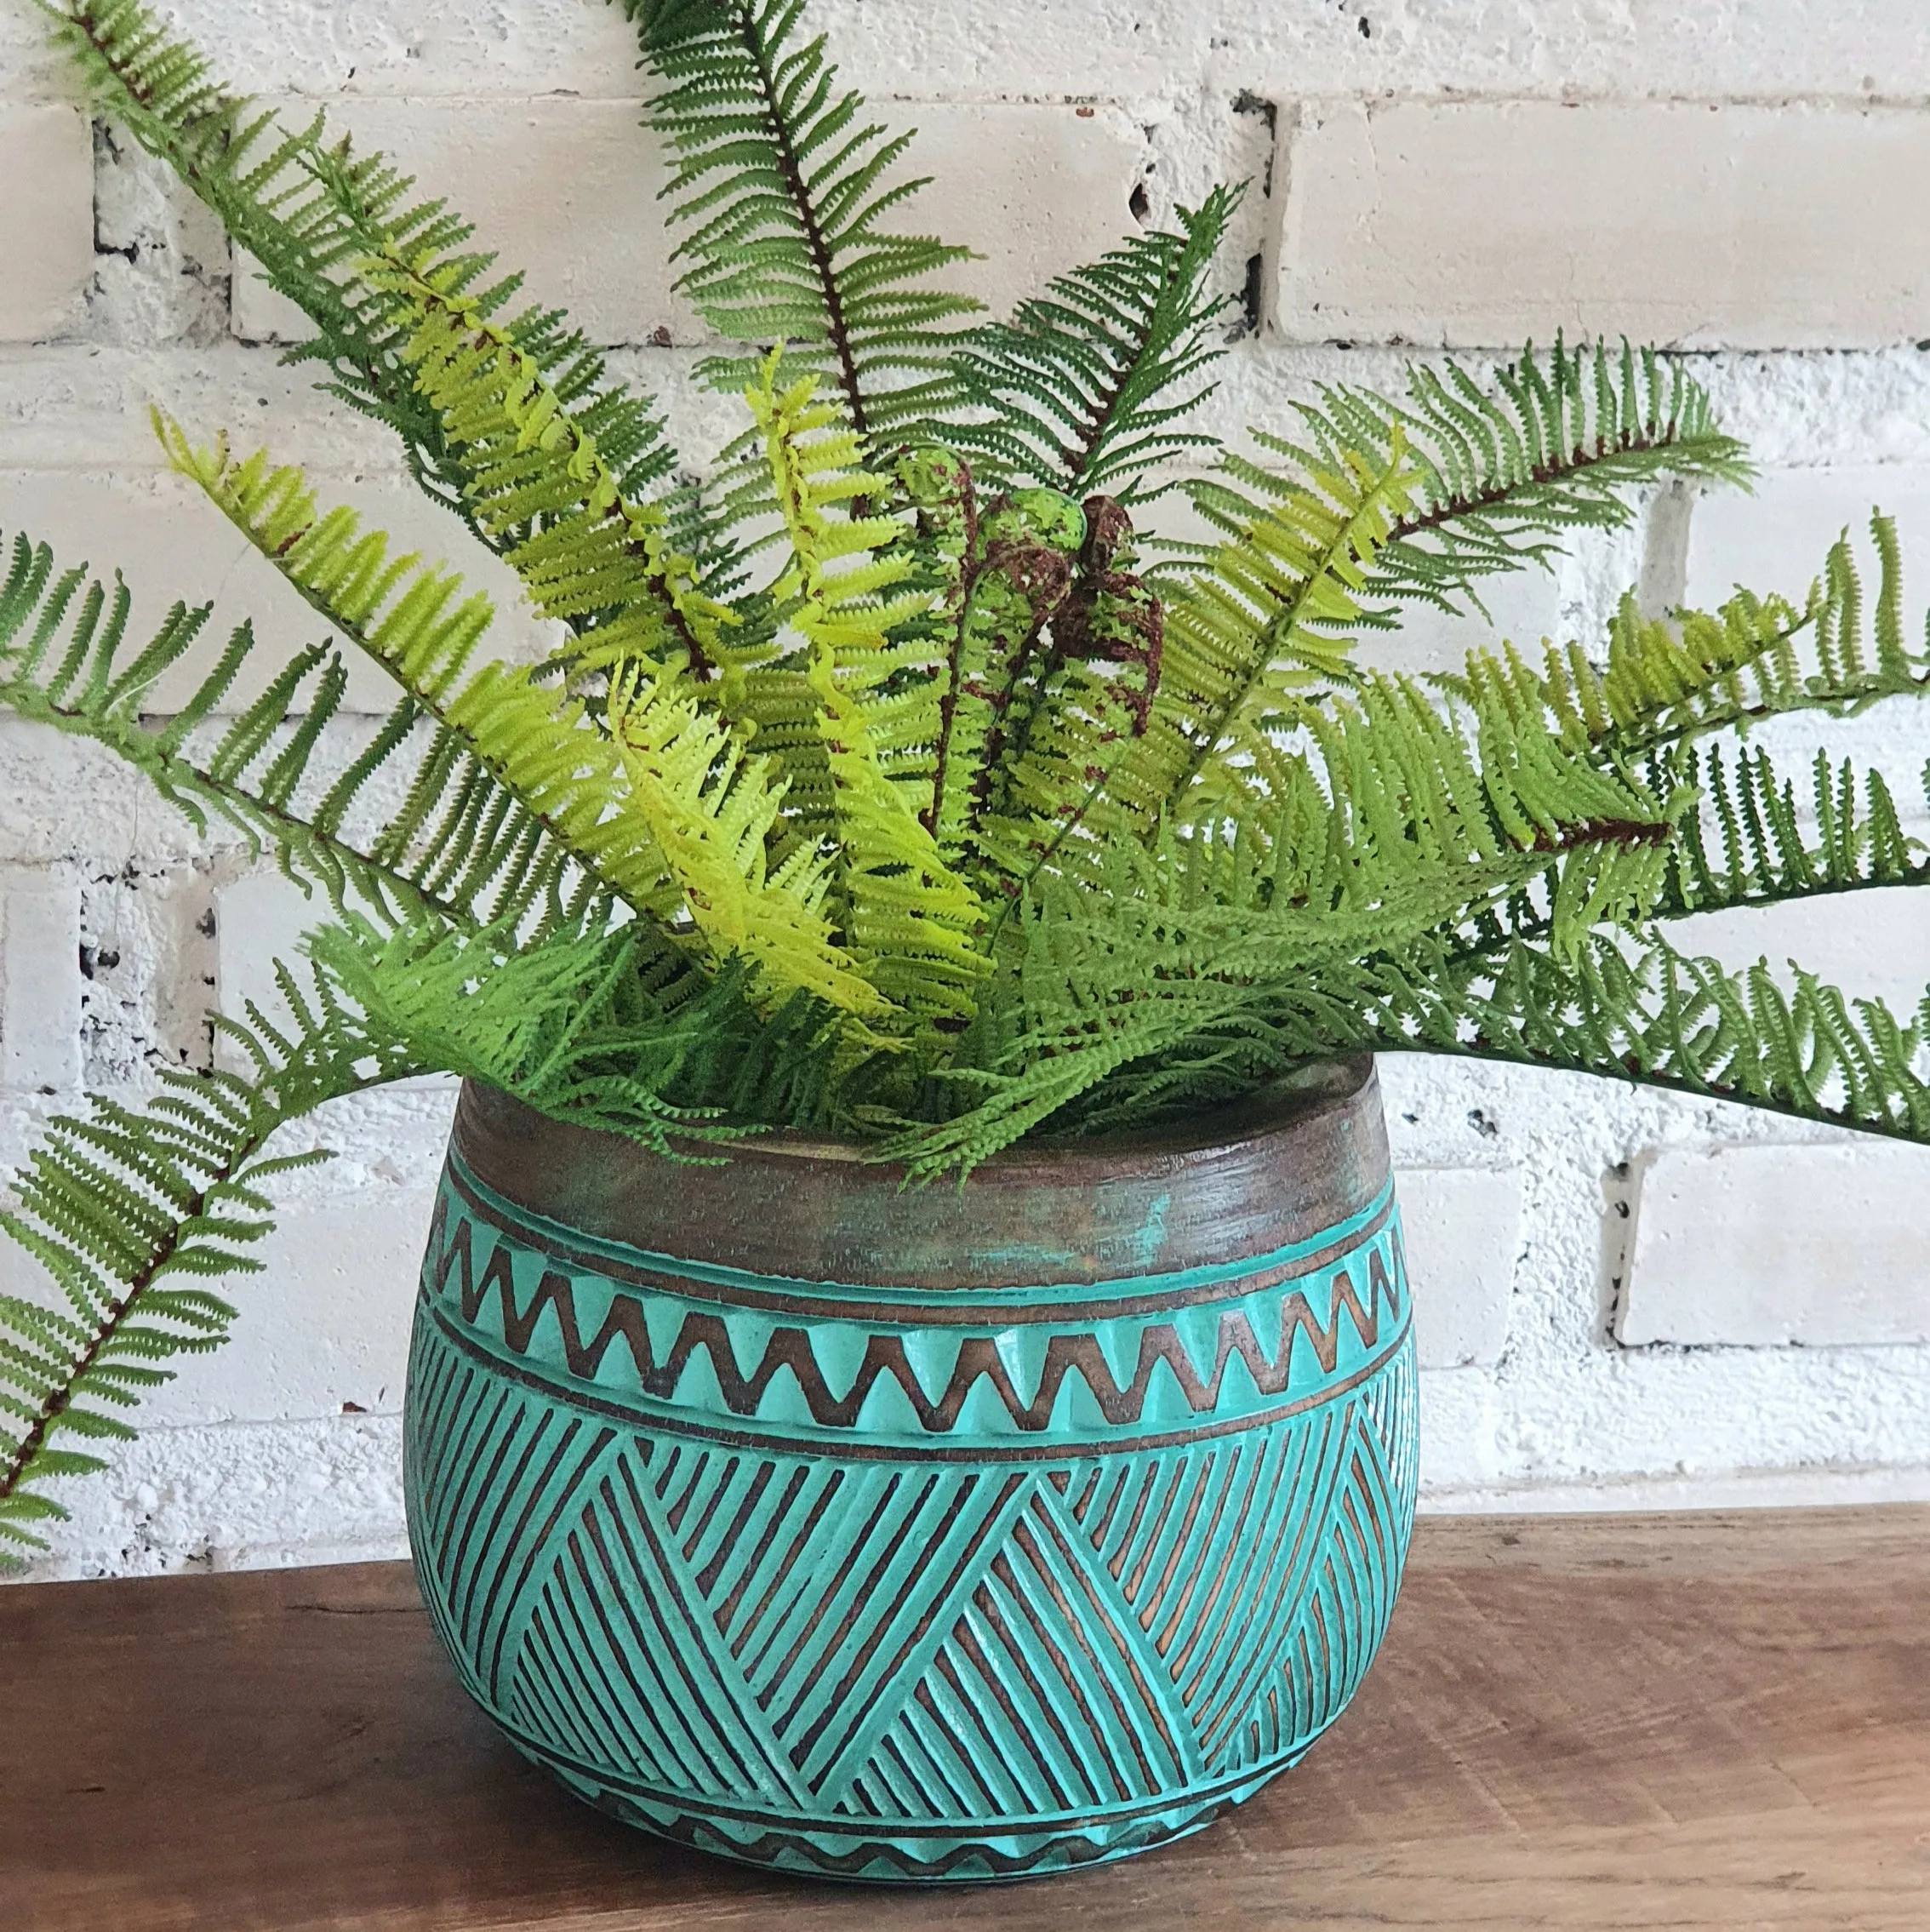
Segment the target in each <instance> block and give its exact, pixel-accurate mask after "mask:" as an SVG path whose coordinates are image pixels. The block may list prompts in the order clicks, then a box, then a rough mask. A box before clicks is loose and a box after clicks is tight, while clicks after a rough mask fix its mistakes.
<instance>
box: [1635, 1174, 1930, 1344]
mask: <svg viewBox="0 0 1930 1932" xmlns="http://www.w3.org/2000/svg"><path fill="white" fill-rule="evenodd" d="M1615 1332H1616V1335H1617V1336H1618V1338H1619V1340H1622V1341H1623V1342H1625V1343H1629V1344H1641V1343H1647V1342H1681V1343H1688V1344H1703V1345H1714V1344H1721V1343H1729V1344H1733V1345H1739V1346H1750V1347H1770V1346H1776V1345H1778V1344H1783V1343H1790V1342H1795V1343H1799V1344H1802V1345H1803V1346H1808V1347H1813V1348H1816V1347H1829V1346H1842V1345H1848V1344H1855V1343H1880V1342H1916V1341H1926V1340H1930V1148H1919V1147H1900V1146H1887V1145H1885V1144H1883V1143H1881V1142H1870V1143H1866V1144H1864V1145H1861V1146H1799V1147H1722V1148H1716V1149H1714V1150H1711V1151H1707V1152H1690V1151H1679V1150H1676V1149H1670V1150H1668V1151H1666V1152H1663V1153H1662V1154H1660V1155H1659V1156H1658V1157H1656V1160H1655V1163H1654V1164H1653V1166H1652V1167H1651V1168H1650V1169H1648V1171H1647V1173H1646V1174H1645V1175H1643V1176H1642V1185H1641V1190H1640V1192H1639V1195H1638V1197H1637V1200H1636V1219H1635V1232H1634V1241H1633V1247H1632V1250H1631V1253H1630V1259H1629V1267H1628V1274H1627V1278H1626V1282H1625V1289H1624V1293H1623V1300H1622V1307H1621V1312H1620V1314H1619V1318H1618V1320H1617V1322H1616V1327H1615Z"/></svg>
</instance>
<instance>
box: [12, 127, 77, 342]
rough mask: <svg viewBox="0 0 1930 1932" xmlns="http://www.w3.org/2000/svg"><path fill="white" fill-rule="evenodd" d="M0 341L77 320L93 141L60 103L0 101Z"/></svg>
mask: <svg viewBox="0 0 1930 1932" xmlns="http://www.w3.org/2000/svg"><path fill="white" fill-rule="evenodd" d="M0 181H4V182H5V183H6V184H7V189H6V192H5V193H4V194H0V260H3V261H4V262H5V263H6V265H7V269H6V273H5V274H4V275H3V276H0V341H5V342H32V341H36V340H39V339H41V338H42V337H44V336H49V335H55V334H60V333H61V332H63V331H64V330H66V329H70V328H71V327H72V326H73V324H74V323H76V322H77V321H78V319H79V317H80V310H81V303H82V300H83V296H84V295H85V294H86V292H87V287H88V283H89V280H90V278H91V277H92V276H93V273H94V143H93V137H92V135H91V134H90V133H89V129H88V123H87V117H86V116H85V115H84V114H83V113H82V112H81V111H80V110H79V109H78V108H77V107H73V106H66V105H65V104H59V103H49V104H47V105H43V106H0Z"/></svg>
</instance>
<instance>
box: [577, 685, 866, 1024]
mask: <svg viewBox="0 0 1930 1932" xmlns="http://www.w3.org/2000/svg"><path fill="white" fill-rule="evenodd" d="M609 723H610V730H611V734H612V735H613V736H614V738H615V740H616V744H617V750H618V753H619V755H620V757H621V758H622V760H623V765H624V769H625V772H626V774H627V775H628V776H629V780H630V792H629V800H630V803H631V807H632V808H633V809H635V810H636V811H637V813H638V814H639V815H641V816H642V819H643V820H644V821H645V822H646V823H647V824H648V826H649V828H650V831H651V833H652V835H653V837H654V838H655V840H656V843H657V846H658V849H659V850H660V851H661V852H662V853H663V855H664V857H665V860H666V862H667V863H668V865H669V866H670V869H671V872H673V873H674V874H675V875H676V877H677V883H678V884H679V885H680V886H681V887H682V891H683V898H684V903H685V904H686V905H687V906H688V907H689V909H690V916H691V917H692V919H693V920H694V922H695V923H696V927H697V930H698V932H699V934H700V935H702V937H703V940H704V943H705V946H706V948H707V949H708V950H709V952H710V953H711V957H713V958H714V959H715V960H716V961H717V963H719V964H722V963H723V962H724V961H726V960H728V959H729V958H731V957H734V956H735V957H741V958H742V959H744V960H745V961H746V962H747V963H749V964H751V966H753V967H755V968H756V969H757V973H758V975H759V979H760V983H761V984H762V986H764V987H765V988H768V989H770V990H771V991H774V992H776V993H778V994H779V995H780V996H781V995H787V994H790V993H792V992H808V993H809V994H811V995H812V996H813V997H815V998H818V999H820V1000H822V1001H823V1002H825V1004H826V1005H829V1006H832V1007H836V1008H838V1009H841V1010H842V1011H845V1012H849V1013H856V1014H870V1015H882V1014H884V1013H886V1012H888V1011H889V1010H890V1009H889V1007H888V1003H887V1002H886V1000H885V999H884V998H883V997H882V995H881V994H880V993H879V992H878V991H877V989H876V987H874V986H871V984H869V982H867V981H866V980H865V979H863V978H862V977H860V975H859V973H858V970H857V969H856V967H855V966H854V964H853V963H852V961H851V959H850V958H849V957H848V956H847V955H846V953H845V952H843V950H842V948H841V947H839V946H837V944H836V943H835V942H834V940H833V939H832V937H831V923H830V921H829V919H828V918H827V917H825V913H824V911H823V905H824V900H825V892H826V889H827V886H828V884H829V879H828V872H829V863H828V861H827V860H826V859H825V857H824V855H822V854H821V853H820V852H819V850H818V849H817V848H816V847H815V846H814V845H811V844H806V843H801V844H799V845H798V846H797V848H796V849H795V850H794V851H793V853H792V854H791V857H790V858H789V859H787V860H785V862H784V863H783V864H781V865H780V866H778V867H776V868H775V869H774V870H773V869H772V868H771V867H770V866H768V862H767V855H766V843H767V841H768V840H771V839H772V838H773V837H774V834H775V832H776V829H777V826H778V814H779V809H780V808H781V807H782V805H783V803H784V786H783V784H782V782H781V780H780V781H778V782H776V783H773V782H772V775H771V769H770V766H769V763H768V760H766V759H763V758H759V757H747V756H745V752H744V749H743V746H741V745H740V744H739V743H738V742H737V741H736V740H734V739H733V738H732V737H731V736H730V735H728V733H727V732H726V731H725V730H724V729H722V726H721V725H719V724H718V723H717V721H716V720H715V719H714V718H713V717H711V716H709V715H708V714H706V713H705V712H703V711H701V710H699V707H698V706H697V704H696V702H695V701H694V700H693V699H691V698H688V697H680V696H677V694H675V692H674V691H673V689H671V688H670V687H668V686H666V685H664V684H654V683H647V682H646V681H645V680H644V679H643V678H642V677H641V676H640V675H639V674H637V673H636V672H631V673H630V674H628V675H627V676H625V677H620V679H619V681H618V682H617V683H616V684H615V685H614V687H613V688H612V690H611V693H610V704H609Z"/></svg>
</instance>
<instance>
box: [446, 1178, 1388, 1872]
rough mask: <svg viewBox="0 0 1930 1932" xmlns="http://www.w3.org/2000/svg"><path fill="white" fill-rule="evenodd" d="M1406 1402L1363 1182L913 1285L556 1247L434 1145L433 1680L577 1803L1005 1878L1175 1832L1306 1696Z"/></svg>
mask: <svg viewBox="0 0 1930 1932" xmlns="http://www.w3.org/2000/svg"><path fill="white" fill-rule="evenodd" d="M1149 1251H1150V1249H1149ZM1414 1405H1415V1403H1414V1353H1413V1331H1412V1324H1411V1321H1410V1312H1409V1305H1408V1283H1407V1275H1406V1270H1405V1267H1404V1265H1403V1260H1402V1248H1401V1236H1400V1220H1399V1215H1398V1212H1397V1210H1396V1207H1395V1204H1394V1200H1393V1197H1392V1192H1391V1190H1390V1189H1387V1190H1384V1191H1383V1192H1382V1193H1381V1195H1380V1196H1379V1198H1378V1199H1376V1200H1375V1201H1374V1202H1373V1203H1372V1204H1371V1205H1370V1206H1369V1207H1368V1209H1367V1210H1366V1211H1365V1212H1363V1213H1362V1214H1359V1215H1355V1216H1354V1217H1353V1218H1352V1219H1350V1220H1346V1221H1344V1222H1342V1223H1340V1224H1339V1225H1338V1226H1334V1227H1332V1228H1330V1229H1328V1230H1327V1231H1326V1232H1324V1233H1322V1234H1321V1235H1319V1236H1317V1237H1316V1238H1314V1239H1312V1240H1310V1241H1305V1242H1302V1243H1298V1244H1297V1245H1295V1246H1294V1247H1293V1248H1288V1249H1281V1250H1279V1251H1277V1252H1276V1253H1272V1254H1269V1255H1259V1256H1256V1257H1254V1258H1253V1259H1251V1260H1243V1261H1240V1262H1237V1263H1233V1264H1228V1265H1222V1266H1216V1267H1210V1268H1199V1269H1194V1270H1191V1271H1189V1272H1185V1273H1179V1274H1166V1275H1151V1276H1145V1277H1139V1278H1132V1279H1128V1280H1120V1281H1114V1282H1109V1283H1101V1284H1099V1286H1097V1287H1093V1288H1077V1289H1067V1288H1064V1287H1060V1288H1031V1287H1025V1286H1014V1287H1011V1288H1006V1289H971V1290H956V1291H953V1292H950V1293H946V1294H943V1295H934V1293H932V1292H930V1291H928V1290H923V1289H882V1288H876V1287H869V1288H846V1287H840V1286H838V1285H837V1284H835V1283H821V1282H805V1281H791V1280H785V1279H781V1278H771V1277H766V1276H758V1275H751V1274H746V1273H743V1272H739V1271H737V1270H734V1269H731V1268H727V1267H721V1266H711V1265H705V1264H700V1263H696V1262H691V1261H686V1260H678V1259H677V1258H675V1257H673V1256H670V1255H654V1254H648V1253H645V1252H643V1251H642V1250H641V1249H636V1248H631V1247H627V1246H625V1245H622V1244H620V1243H616V1242H613V1241H607V1240H597V1239H594V1238H590V1237H588V1236H585V1235H581V1234H578V1233H575V1232H572V1231H571V1230H570V1229H568V1228H567V1227H565V1226H561V1225H559V1224H558V1223H557V1222H554V1221H550V1220H545V1219H543V1218H542V1217H541V1216H540V1215H534V1214H531V1213H529V1212H528V1211H526V1210H524V1209H521V1208H518V1207H517V1206H515V1205H513V1204H512V1203H511V1202H509V1201H508V1200H506V1199H505V1198H504V1197H503V1196H502V1195H500V1193H497V1192H494V1191H493V1190H491V1189H489V1188H488V1187H487V1186H484V1185H483V1183H481V1182H480V1181H479V1180H477V1179H476V1177H475V1176H474V1175H472V1174H471V1172H470V1171H469V1170H468V1169H467V1168H466V1167H465V1164H464V1163H463V1161H462V1159H461V1157H460V1155H459V1154H457V1153H456V1152H454V1151H452V1152H451V1154H450V1157H449V1164H448V1169H447V1170H446V1172H445V1174H444V1176H443V1183H442V1189H441V1193H440V1197H439V1200H438V1205H437V1213H436V1220H435V1226H434V1229H433V1232H432V1234H431V1240H430V1243H429V1251H428V1256H427V1260H426V1261H425V1266H424V1269H423V1276H422V1290H421V1299H420V1304H419V1306H418V1310H417V1315H416V1323H415V1339H414V1357H413V1361H412V1364H411V1369H410V1385H409V1396H408V1512H409V1526H410V1531H411V1535H412V1538H413V1540H414V1548H415V1554H416V1564H417V1568H418V1570H419V1572H420V1577H421V1581H422V1587H423V1592H424V1595H425V1598H427V1601H428V1603H429V1605H430V1609H431V1613H432V1615H433V1616H434V1619H435V1621H436V1625H437V1629H438V1630H439V1631H440V1632H441V1635H442V1638H443V1642H444V1643H445V1644H446V1645H447V1646H448V1652H449V1655H450V1656H451V1657H452V1658H454V1660H455V1665H456V1667H457V1669H458V1671H459V1672H460V1673H461V1677H462V1680H463V1682H464V1683H465V1685H466V1686H467V1688H468V1689H469V1690H470V1692H471V1695H473V1696H474V1697H475V1698H476V1699H477V1701H478V1702H479V1703H481V1704H482V1706H483V1708H484V1709H485V1710H486V1711H487V1712H488V1713H489V1714H490V1716H491V1717H493V1718H494V1720H495V1721H496V1723H498V1724H500V1726H501V1727H502V1729H503V1730H504V1731H505V1733H506V1734H507V1735H508V1736H509V1738H510V1739H511V1741H512V1742H513V1743H514V1744H515V1745H516V1746H517V1748H518V1749H519V1750H521V1751H522V1752H524V1753H525V1754H526V1755H527V1756H528V1757H530V1758H534V1760H535V1761H536V1762H537V1763H540V1764H542V1765H544V1766H545V1767H546V1768H547V1769H550V1770H551V1771H552V1772H553V1773H555V1775H557V1777H559V1778H560V1779H562V1781H563V1782H564V1783H565V1784H566V1785H568V1786H569V1787H570V1788H571V1789H572V1790H573V1791H575V1792H579V1793H580V1795H582V1796H583V1797H584V1798H587V1799H589V1800H590V1801H591V1803H595V1804H597V1805H598V1806H599V1807H601V1808H602V1809H604V1810H606V1811H608V1812H609V1813H611V1814H613V1815H615V1816H617V1817H619V1818H621V1819H623V1820H625V1821H627V1822H629V1823H631V1824H634V1825H637V1826H642V1827H643V1828H644V1829H646V1830H648V1831H651V1832H660V1833H661V1834H662V1835H664V1836H665V1837H666V1838H675V1839H677V1840H679V1841H681V1842H682V1843H688V1844H692V1845H695V1846H698V1847H700V1848H701V1849H705V1850H706V1851H711V1852H716V1853H720V1854H722V1855H725V1856H728V1857H731V1858H736V1859H742V1860H746V1861H752V1862H755V1863H757V1864H762V1865H773V1866H783V1867H785V1868H787V1869H791V1870H793V1871H800V1872H816V1873H820V1874H829V1875H834V1876H837V1877H842V1878H863V1879H879V1880H903V1879H906V1878H916V1879H947V1878H949V1879H962V1880H982V1879H986V1878H1008V1877H1016V1876H1021V1875H1026V1874H1031V1873H1036V1872H1049V1871H1054V1870H1059V1869H1062V1868H1065V1867H1067V1866H1076V1865H1081V1864H1085V1863H1088V1862H1092V1861H1098V1860H1103V1859H1110V1858H1116V1857H1120V1856H1122V1855H1125V1854H1128V1853H1130V1852H1134V1851H1138V1850H1140V1849H1144V1848H1145V1847H1146V1846H1149V1845H1152V1844H1156V1843H1159V1842H1161V1841H1162V1840H1164V1839H1168V1838H1174V1837H1177V1836H1179V1835H1180V1834H1182V1833H1185V1832H1191V1831H1195V1830H1197V1829H1198V1828H1199V1827H1200V1826H1202V1825H1204V1824H1206V1823H1207V1822H1208V1821H1209V1820H1211V1819H1212V1818H1213V1816H1214V1815H1215V1814H1217V1813H1218V1812H1219V1811H1220V1810H1222V1809H1224V1808H1225V1807H1226V1806H1227V1805H1230V1804H1235V1803H1238V1802H1239V1801H1240V1800H1241V1799H1242V1798H1247V1797H1248V1796H1249V1795H1250V1794H1251V1793H1253V1792H1255V1791H1257V1790H1258V1789H1259V1786H1261V1785H1263V1784H1264V1783H1265V1782H1266V1781H1267V1780H1268V1779H1270V1778H1271V1777H1272V1776H1274V1775H1275V1774H1276V1773H1277V1772H1279V1771H1282V1770H1283V1769H1286V1768H1287V1767H1288V1765H1290V1764H1292V1763H1294V1761H1295V1760H1296V1759H1298V1758H1299V1757H1300V1756H1301V1754H1302V1753H1303V1752H1305V1750H1306V1749H1307V1747H1308V1746H1309V1745H1310V1744H1311V1743H1312V1742H1313V1741H1314V1739H1315V1738H1316V1737H1318V1736H1319V1735H1320V1734H1321V1732H1322V1731H1323V1730H1324V1729H1326V1728H1327V1727H1328V1725H1329V1724H1330V1723H1333V1719H1334V1718H1335V1717H1336V1716H1337V1715H1338V1714H1339V1712H1340V1710H1341V1708H1342V1707H1343V1706H1345V1703H1346V1702H1347V1701H1348V1699H1349V1698H1350V1696H1351V1695H1353V1693H1354V1690H1355V1689H1356V1686H1357V1685H1358V1684H1359V1683H1360V1681H1361V1678H1362V1675H1363V1673H1364V1672H1365V1671H1366V1669H1367V1667H1368V1662H1369V1660H1370V1659H1371V1658H1372V1657H1373V1653H1374V1650H1375V1648H1376V1646H1377V1645H1378V1644H1379V1642H1380V1639H1381V1637H1382V1634H1383V1633H1384V1632H1385V1629H1386V1627H1387V1620H1388V1617H1389V1615H1390V1611H1391V1610H1392V1609H1393V1604H1394V1597H1395V1592H1396V1587H1397V1586H1398V1584H1399V1580H1400V1576H1401V1569H1402V1559H1403V1557H1404V1555H1405V1553H1406V1549H1407V1545H1408V1535H1409V1532H1410V1529H1411V1528H1412V1524H1413V1508H1414V1490H1415V1481H1416V1444H1415V1418H1414Z"/></svg>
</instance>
